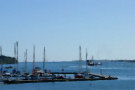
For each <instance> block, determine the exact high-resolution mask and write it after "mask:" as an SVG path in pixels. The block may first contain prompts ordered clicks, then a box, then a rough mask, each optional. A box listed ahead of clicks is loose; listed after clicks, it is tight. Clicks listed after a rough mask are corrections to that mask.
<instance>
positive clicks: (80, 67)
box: [79, 46, 82, 73]
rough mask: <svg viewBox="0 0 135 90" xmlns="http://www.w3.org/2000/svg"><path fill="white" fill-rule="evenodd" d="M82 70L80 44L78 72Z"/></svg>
mask: <svg viewBox="0 0 135 90" xmlns="http://www.w3.org/2000/svg"><path fill="white" fill-rule="evenodd" d="M81 71H82V56H81V46H79V73H81Z"/></svg>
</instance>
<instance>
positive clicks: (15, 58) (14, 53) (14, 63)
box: [14, 43, 17, 69]
mask: <svg viewBox="0 0 135 90" xmlns="http://www.w3.org/2000/svg"><path fill="white" fill-rule="evenodd" d="M14 58H15V62H14V68H16V67H17V66H16V64H17V63H16V43H14ZM16 69H17V68H16Z"/></svg>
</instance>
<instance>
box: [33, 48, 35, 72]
mask: <svg viewBox="0 0 135 90" xmlns="http://www.w3.org/2000/svg"><path fill="white" fill-rule="evenodd" d="M34 68H35V46H33V70H34Z"/></svg>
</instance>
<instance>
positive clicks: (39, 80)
mask: <svg viewBox="0 0 135 90" xmlns="http://www.w3.org/2000/svg"><path fill="white" fill-rule="evenodd" d="M51 74H65V75H67V74H73V75H75V74H78V73H77V72H52V73H51ZM82 74H83V73H82ZM88 75H90V76H92V77H83V78H62V79H58V78H55V79H53V78H50V79H49V78H45V79H38V80H11V79H8V80H3V82H4V83H5V84H19V83H39V82H69V81H94V80H116V79H118V78H117V77H112V76H107V75H100V74H94V73H88Z"/></svg>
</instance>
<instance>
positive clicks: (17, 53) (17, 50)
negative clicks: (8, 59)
mask: <svg viewBox="0 0 135 90" xmlns="http://www.w3.org/2000/svg"><path fill="white" fill-rule="evenodd" d="M16 60H17V71H18V62H19V61H18V42H16Z"/></svg>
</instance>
